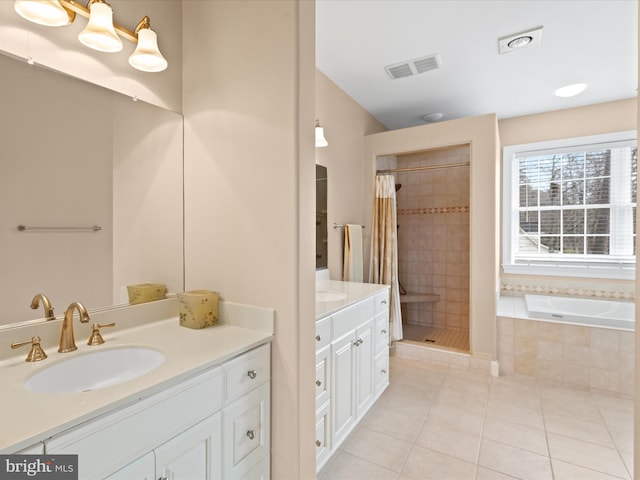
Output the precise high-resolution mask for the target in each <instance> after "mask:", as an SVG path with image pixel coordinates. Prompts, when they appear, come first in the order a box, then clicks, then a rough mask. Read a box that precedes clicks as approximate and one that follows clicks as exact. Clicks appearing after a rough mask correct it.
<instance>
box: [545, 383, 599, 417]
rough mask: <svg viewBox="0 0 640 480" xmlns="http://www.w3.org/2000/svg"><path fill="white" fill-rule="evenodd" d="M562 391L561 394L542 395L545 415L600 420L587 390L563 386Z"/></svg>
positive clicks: (596, 408)
mask: <svg viewBox="0 0 640 480" xmlns="http://www.w3.org/2000/svg"><path fill="white" fill-rule="evenodd" d="M563 391H564V393H563V394H558V395H550V396H543V397H542V400H541V401H542V409H543V411H544V414H545V415H564V416H567V417H574V418H581V419H583V420H588V421H597V420H600V418H601V417H600V412H599V411H598V407H597V406H596V404H595V402H594V401H593V399H592V398H591V396H590V394H589V392H586V391H585V392H581V391H578V390H569V389H566V388H563ZM543 395H544V393H543ZM584 395H586V396H584Z"/></svg>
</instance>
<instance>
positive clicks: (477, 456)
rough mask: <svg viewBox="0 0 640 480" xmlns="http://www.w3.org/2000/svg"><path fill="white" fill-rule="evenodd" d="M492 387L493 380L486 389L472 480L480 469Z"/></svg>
mask: <svg viewBox="0 0 640 480" xmlns="http://www.w3.org/2000/svg"><path fill="white" fill-rule="evenodd" d="M492 385H493V378H492V379H491V380H490V381H489V385H488V387H487V399H486V400H485V402H484V414H483V415H482V426H481V427H480V441H479V442H478V449H477V451H476V461H475V468H474V469H473V478H474V479H476V478H477V477H478V468H480V452H481V451H482V443H483V441H484V428H485V425H486V422H487V410H488V409H489V399H490V398H491V386H492Z"/></svg>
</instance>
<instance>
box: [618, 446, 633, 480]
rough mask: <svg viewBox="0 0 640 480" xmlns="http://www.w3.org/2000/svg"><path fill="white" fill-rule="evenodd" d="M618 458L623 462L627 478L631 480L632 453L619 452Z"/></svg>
mask: <svg viewBox="0 0 640 480" xmlns="http://www.w3.org/2000/svg"><path fill="white" fill-rule="evenodd" d="M620 456H621V457H622V460H624V464H625V465H626V467H627V471H628V472H629V477H630V478H633V460H634V458H633V453H630V452H620Z"/></svg>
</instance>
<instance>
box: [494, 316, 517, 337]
mask: <svg viewBox="0 0 640 480" xmlns="http://www.w3.org/2000/svg"><path fill="white" fill-rule="evenodd" d="M497 323H498V335H500V336H503V335H504V336H508V337H513V318H509V317H498V322H497Z"/></svg>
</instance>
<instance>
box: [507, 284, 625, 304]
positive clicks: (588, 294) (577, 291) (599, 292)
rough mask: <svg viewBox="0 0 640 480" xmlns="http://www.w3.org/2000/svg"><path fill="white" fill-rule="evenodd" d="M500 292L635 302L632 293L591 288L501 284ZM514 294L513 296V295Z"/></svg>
mask: <svg viewBox="0 0 640 480" xmlns="http://www.w3.org/2000/svg"><path fill="white" fill-rule="evenodd" d="M500 291H501V293H502V294H504V295H511V296H515V295H518V294H523V295H524V294H538V295H564V296H569V297H585V298H604V299H607V300H635V293H634V292H621V291H610V290H604V289H592V288H571V287H562V288H559V287H550V286H540V285H513V284H504V283H503V284H502V285H501V287H500ZM514 294H515V295H514Z"/></svg>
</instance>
